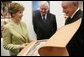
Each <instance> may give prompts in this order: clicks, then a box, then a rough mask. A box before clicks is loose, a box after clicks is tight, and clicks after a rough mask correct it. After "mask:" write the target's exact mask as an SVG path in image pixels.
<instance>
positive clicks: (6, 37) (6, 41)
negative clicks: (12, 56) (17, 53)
mask: <svg viewBox="0 0 84 57" xmlns="http://www.w3.org/2000/svg"><path fill="white" fill-rule="evenodd" d="M2 37H3V47H4V48H5V49H7V50H15V49H19V48H20V45H16V44H12V40H11V39H12V38H11V37H12V34H11V33H10V32H9V29H8V28H7V27H5V26H4V29H3V32H2Z"/></svg>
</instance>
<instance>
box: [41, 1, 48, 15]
mask: <svg viewBox="0 0 84 57" xmlns="http://www.w3.org/2000/svg"><path fill="white" fill-rule="evenodd" d="M48 10H49V4H48V2H47V1H41V2H40V12H41V14H42V15H45V14H47V12H48Z"/></svg>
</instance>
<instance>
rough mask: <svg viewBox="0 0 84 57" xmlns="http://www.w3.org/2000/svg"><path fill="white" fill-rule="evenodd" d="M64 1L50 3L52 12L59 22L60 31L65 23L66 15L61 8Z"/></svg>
mask: <svg viewBox="0 0 84 57" xmlns="http://www.w3.org/2000/svg"><path fill="white" fill-rule="evenodd" d="M61 3H62V1H50V12H51V13H53V14H55V16H56V20H57V28H58V29H59V28H60V27H62V26H63V25H64V23H65V18H64V13H63V11H62V7H61Z"/></svg>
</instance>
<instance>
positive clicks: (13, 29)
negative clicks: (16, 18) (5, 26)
mask: <svg viewBox="0 0 84 57" xmlns="http://www.w3.org/2000/svg"><path fill="white" fill-rule="evenodd" d="M21 27H22V30H25V29H24V28H23V27H24V26H23V25H22V24H21ZM10 31H11V33H12V34H13V35H14V36H16V37H17V38H19V39H21V40H22V41H24V42H26V39H27V38H26V37H25V33H26V32H25V33H24V31H22V33H21V31H20V30H19V28H17V27H16V25H15V24H14V22H13V21H12V22H10Z"/></svg>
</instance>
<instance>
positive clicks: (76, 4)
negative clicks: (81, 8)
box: [62, 1, 78, 7]
mask: <svg viewBox="0 0 84 57" xmlns="http://www.w3.org/2000/svg"><path fill="white" fill-rule="evenodd" d="M62 5H64V6H68V5H73V6H75V7H78V1H63V2H62Z"/></svg>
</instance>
